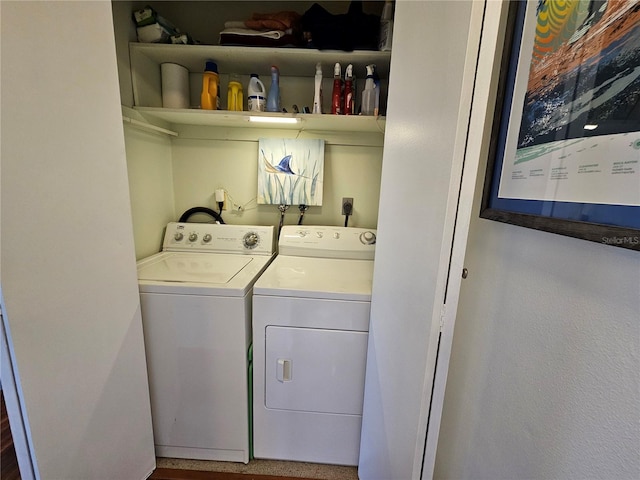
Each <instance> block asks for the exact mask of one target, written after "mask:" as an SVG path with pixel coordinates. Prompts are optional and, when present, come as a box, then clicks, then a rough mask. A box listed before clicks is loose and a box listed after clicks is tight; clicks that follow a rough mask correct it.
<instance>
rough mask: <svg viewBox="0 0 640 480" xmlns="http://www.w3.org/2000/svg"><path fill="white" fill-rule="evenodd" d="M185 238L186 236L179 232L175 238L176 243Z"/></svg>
mask: <svg viewBox="0 0 640 480" xmlns="http://www.w3.org/2000/svg"><path fill="white" fill-rule="evenodd" d="M183 238H184V235H183V234H182V232H177V233H176V234H175V235H174V236H173V239H174V240H175V241H176V242H179V241H180V240H182V239H183Z"/></svg>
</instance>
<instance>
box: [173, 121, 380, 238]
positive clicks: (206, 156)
mask: <svg viewBox="0 0 640 480" xmlns="http://www.w3.org/2000/svg"><path fill="white" fill-rule="evenodd" d="M210 130H211V129H206V128H189V127H186V128H185V127H183V128H181V130H180V132H181V134H180V137H178V138H176V139H174V140H173V141H172V157H173V188H174V192H175V212H176V215H177V216H178V217H179V216H180V215H181V214H182V213H183V212H184V211H186V210H187V209H189V208H191V207H196V206H204V207H209V208H213V209H215V210H217V208H218V207H217V205H216V204H215V199H214V197H213V194H214V190H215V189H217V188H224V189H225V190H226V191H227V192H228V193H229V195H230V196H231V198H232V199H233V201H234V203H236V204H238V205H242V206H244V207H243V208H244V210H243V211H242V212H237V209H236V211H235V212H233V211H231V210H227V211H223V214H222V216H223V218H224V220H225V222H227V223H233V224H245V225H278V222H279V220H280V212H279V210H278V206H277V205H257V204H256V196H257V189H258V141H257V139H258V138H259V137H261V136H276V137H277V136H278V135H279V134H277V133H276V134H274V133H272V132H270V131H269V130H253V131H249V132H248V133H247V132H246V131H245V135H244V137H248V138H242V139H238V140H221V139H216V138H215V137H210V136H209V134H210ZM282 134H283V135H285V138H286V137H291V135H294V136H295V135H297V132H293V133H291V132H286V131H283V132H282ZM303 137H306V135H305V134H302V135H300V137H299V138H303ZM332 137H334V135H333V134H331V133H327V134H325V135H322V134H317V135H314V138H323V139H325V142H326V143H325V160H324V184H323V202H322V206H315V207H309V209H308V210H307V212H306V213H305V216H304V224H305V225H343V224H344V217H343V216H342V203H341V199H342V198H343V197H352V198H353V199H354V201H353V203H354V210H353V215H352V216H351V217H350V219H349V225H350V226H355V227H363V228H375V227H376V225H377V220H378V195H379V191H380V190H379V189H380V175H381V168H382V147H381V146H379V145H376V146H358V145H355V146H348V145H344V144H337V143H335V142H334V141H333V138H332ZM353 137H354V139H355V138H357V134H354V135H353ZM381 140H382V139H381V138H379V139H378V143H380V142H381ZM299 214H300V211H299V210H298V207H297V206H296V205H294V206H291V207H290V208H289V210H288V211H287V213H286V215H285V224H295V223H297V221H298V216H299Z"/></svg>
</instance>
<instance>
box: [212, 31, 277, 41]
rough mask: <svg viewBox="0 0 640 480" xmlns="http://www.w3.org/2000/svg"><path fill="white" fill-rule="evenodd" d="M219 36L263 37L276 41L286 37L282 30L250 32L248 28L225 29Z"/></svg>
mask: <svg viewBox="0 0 640 480" xmlns="http://www.w3.org/2000/svg"><path fill="white" fill-rule="evenodd" d="M220 35H242V36H245V37H246V36H248V37H263V38H270V39H273V40H278V39H280V38H282V37H284V36H285V35H286V32H283V31H282V30H251V29H249V28H225V29H224V30H223V31H222V32H220Z"/></svg>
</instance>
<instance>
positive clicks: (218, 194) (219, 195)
mask: <svg viewBox="0 0 640 480" xmlns="http://www.w3.org/2000/svg"><path fill="white" fill-rule="evenodd" d="M213 198H214V199H215V202H216V210H217V209H218V202H222V210H227V192H226V191H225V190H224V188H219V189H217V190H216V191H215V192H214V194H213Z"/></svg>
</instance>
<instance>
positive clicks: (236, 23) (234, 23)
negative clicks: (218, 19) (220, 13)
mask: <svg viewBox="0 0 640 480" xmlns="http://www.w3.org/2000/svg"><path fill="white" fill-rule="evenodd" d="M224 28H225V29H226V28H247V26H246V25H245V24H244V20H228V21H226V22H224Z"/></svg>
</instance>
